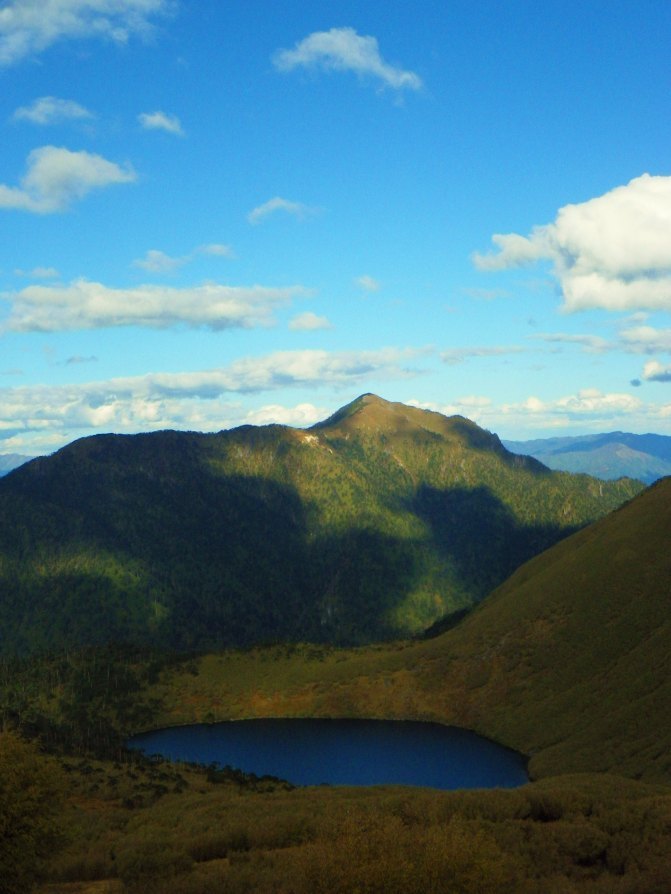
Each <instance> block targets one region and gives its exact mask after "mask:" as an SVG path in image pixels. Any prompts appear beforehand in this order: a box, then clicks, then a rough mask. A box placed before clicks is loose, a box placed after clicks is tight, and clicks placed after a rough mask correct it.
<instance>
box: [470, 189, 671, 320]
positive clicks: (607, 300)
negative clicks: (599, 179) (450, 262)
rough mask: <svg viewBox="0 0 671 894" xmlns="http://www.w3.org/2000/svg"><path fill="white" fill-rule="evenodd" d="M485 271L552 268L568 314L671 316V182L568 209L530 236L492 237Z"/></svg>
mask: <svg viewBox="0 0 671 894" xmlns="http://www.w3.org/2000/svg"><path fill="white" fill-rule="evenodd" d="M492 241H493V243H494V244H495V245H496V246H497V248H498V252H497V253H494V254H488V255H480V254H476V255H474V262H475V264H476V266H478V267H479V268H480V269H482V270H504V269H506V268H510V267H518V266H521V265H524V264H530V263H534V262H536V261H540V260H548V261H551V262H552V264H553V273H554V276H555V277H556V278H557V280H558V281H559V284H560V286H561V290H562V295H563V299H564V305H563V306H564V309H565V310H566V311H579V310H588V309H593V308H601V309H603V310H610V311H631V310H639V309H648V310H671V177H663V176H651V175H649V174H643V175H642V176H641V177H637V178H635V179H634V180H631V181H630V182H629V183H628V184H626V185H625V186H619V187H617V188H616V189H613V190H611V191H610V192H607V193H605V194H604V195H602V196H599V197H598V198H595V199H590V200H589V201H587V202H583V203H581V204H577V205H566V206H565V207H563V208H561V209H560V210H559V212H558V214H557V218H556V220H555V221H554V222H553V223H551V224H547V225H546V226H539V227H536V228H534V230H533V231H532V233H531V235H529V236H520V235H518V234H516V233H510V234H507V235H501V234H497V235H494V236H493V237H492Z"/></svg>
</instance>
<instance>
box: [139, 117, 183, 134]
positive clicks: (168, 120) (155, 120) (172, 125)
mask: <svg viewBox="0 0 671 894" xmlns="http://www.w3.org/2000/svg"><path fill="white" fill-rule="evenodd" d="M137 120H138V121H139V122H140V125H141V126H142V127H143V128H144V130H164V131H166V133H171V134H174V135H175V136H177V137H183V136H184V135H185V134H184V129H183V128H182V123H181V121H180V120H179V118H178V117H177V115H168V114H167V113H166V112H160V111H156V112H142V113H141V114H140V115H138V116H137Z"/></svg>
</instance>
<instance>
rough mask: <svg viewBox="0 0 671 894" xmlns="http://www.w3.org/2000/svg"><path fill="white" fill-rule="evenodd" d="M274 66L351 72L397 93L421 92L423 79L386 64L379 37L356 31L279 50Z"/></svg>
mask: <svg viewBox="0 0 671 894" xmlns="http://www.w3.org/2000/svg"><path fill="white" fill-rule="evenodd" d="M273 63H274V65H275V67H276V68H277V69H278V70H279V71H292V70H293V69H295V68H313V69H321V70H322V71H326V72H331V71H351V72H354V73H355V74H357V75H359V77H369V78H372V79H374V80H375V81H377V82H378V83H379V84H381V85H382V86H383V87H391V88H392V89H394V90H419V89H420V88H421V87H422V79H421V78H420V77H419V75H417V74H415V73H414V72H412V71H405V70H403V69H401V68H397V67H395V66H393V65H390V64H389V63H388V62H385V61H384V59H383V58H382V56H381V55H380V48H379V46H378V42H377V39H376V38H375V37H363V36H361V35H360V34H357V32H356V31H355V30H354V28H331V30H330V31H315V32H314V33H312V34H309V35H308V36H307V37H305V38H303V40H300V41H298V42H297V43H296V45H295V46H294V48H293V49H291V50H278V51H277V52H276V53H275V55H274V56H273Z"/></svg>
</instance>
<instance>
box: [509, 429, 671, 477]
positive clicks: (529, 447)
mask: <svg viewBox="0 0 671 894" xmlns="http://www.w3.org/2000/svg"><path fill="white" fill-rule="evenodd" d="M503 444H504V446H505V447H506V448H507V449H508V450H510V451H512V453H520V454H525V455H529V456H534V457H535V458H536V459H538V460H540V462H542V463H544V464H545V465H546V466H549V468H551V469H560V470H563V471H565V472H584V473H586V474H588V475H594V476H596V477H597V478H603V479H606V480H609V479H615V478H622V477H623V476H628V477H630V478H637V479H638V480H639V481H644V482H645V483H646V484H652V482H653V481H657V479H658V478H663V477H664V476H665V475H671V437H669V436H668V435H653V434H647V435H634V434H630V433H627V432H622V431H613V432H608V433H606V434H599V435H580V436H578V437H567V438H539V439H537V440H533V441H503Z"/></svg>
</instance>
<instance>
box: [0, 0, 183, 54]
mask: <svg viewBox="0 0 671 894" xmlns="http://www.w3.org/2000/svg"><path fill="white" fill-rule="evenodd" d="M173 5H174V4H173V2H172V0H6V2H5V3H4V4H3V6H2V8H1V9H0V66H8V65H13V64H15V63H17V62H20V61H21V60H22V59H24V58H26V57H27V56H32V55H35V54H37V53H41V52H42V51H43V50H46V49H47V48H48V47H50V46H52V45H53V44H55V43H58V42H60V41H62V40H73V39H77V40H81V39H85V38H100V37H102V38H106V39H109V40H113V41H115V42H116V43H126V42H127V41H128V39H129V38H130V37H131V36H132V35H135V34H139V35H145V34H147V33H148V32H149V31H150V30H151V27H152V24H151V22H152V18H153V17H155V16H157V15H159V14H162V13H167V12H168V11H169V10H170V9H171V8H172V7H173Z"/></svg>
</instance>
